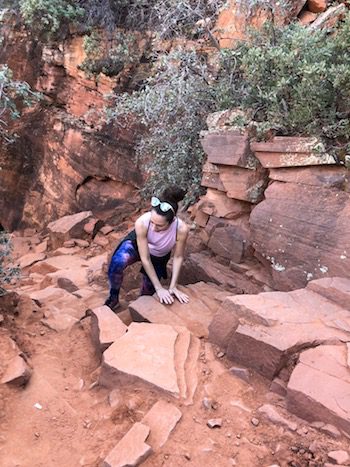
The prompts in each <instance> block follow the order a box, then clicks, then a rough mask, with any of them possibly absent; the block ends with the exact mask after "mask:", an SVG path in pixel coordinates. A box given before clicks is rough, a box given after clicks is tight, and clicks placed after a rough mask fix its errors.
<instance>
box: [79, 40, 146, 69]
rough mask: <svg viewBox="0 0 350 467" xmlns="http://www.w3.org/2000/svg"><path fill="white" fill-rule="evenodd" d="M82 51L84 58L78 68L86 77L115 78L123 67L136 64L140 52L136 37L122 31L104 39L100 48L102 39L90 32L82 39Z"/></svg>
mask: <svg viewBox="0 0 350 467" xmlns="http://www.w3.org/2000/svg"><path fill="white" fill-rule="evenodd" d="M84 51H85V53H86V58H85V60H84V61H83V63H82V64H81V65H80V66H79V69H81V70H83V71H85V73H86V74H87V75H98V74H99V73H103V74H105V75H106V76H115V75H117V74H118V73H120V72H121V71H122V70H123V69H124V67H125V65H128V64H131V63H134V62H136V61H137V60H138V59H139V55H140V51H139V48H138V42H137V39H136V36H135V35H134V34H132V33H126V32H125V33H124V32H123V31H118V32H115V33H114V34H113V36H112V38H109V39H108V40H107V39H105V40H104V42H103V46H102V37H101V35H100V34H98V33H97V32H95V31H94V32H92V33H91V34H90V35H86V36H85V37H84Z"/></svg>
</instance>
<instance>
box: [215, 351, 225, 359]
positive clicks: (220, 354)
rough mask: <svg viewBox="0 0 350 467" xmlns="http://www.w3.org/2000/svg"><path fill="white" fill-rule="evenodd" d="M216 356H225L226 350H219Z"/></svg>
mask: <svg viewBox="0 0 350 467" xmlns="http://www.w3.org/2000/svg"><path fill="white" fill-rule="evenodd" d="M216 356H217V357H218V358H222V357H224V356H225V352H218V353H217V354H216Z"/></svg>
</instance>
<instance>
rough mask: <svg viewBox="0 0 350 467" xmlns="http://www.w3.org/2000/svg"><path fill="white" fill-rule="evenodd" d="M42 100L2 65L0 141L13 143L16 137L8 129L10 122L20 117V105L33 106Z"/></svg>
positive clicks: (0, 70)
mask: <svg viewBox="0 0 350 467" xmlns="http://www.w3.org/2000/svg"><path fill="white" fill-rule="evenodd" d="M39 99H40V94H39V93H36V92H34V91H32V90H31V88H30V86H29V84H28V83H26V82H24V81H16V80H14V79H13V75H12V71H11V70H10V69H9V68H8V66H7V65H0V141H1V140H2V141H5V142H8V143H9V142H12V141H13V138H14V136H15V135H13V134H11V132H10V131H9V129H8V124H9V120H15V119H17V118H18V117H19V116H20V111H19V109H18V103H19V102H21V103H22V104H23V105H25V106H30V105H33V103H34V102H36V101H38V100H39Z"/></svg>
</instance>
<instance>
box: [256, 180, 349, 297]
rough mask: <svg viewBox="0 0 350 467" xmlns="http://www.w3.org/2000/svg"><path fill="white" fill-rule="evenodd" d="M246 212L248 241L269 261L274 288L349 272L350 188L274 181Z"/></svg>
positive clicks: (284, 288)
mask: <svg viewBox="0 0 350 467" xmlns="http://www.w3.org/2000/svg"><path fill="white" fill-rule="evenodd" d="M265 197H266V199H265V200H264V201H262V202H261V203H259V204H258V205H257V206H256V207H255V208H254V209H253V211H252V213H251V216H250V224H251V241H252V243H253V246H254V248H255V250H256V251H257V253H258V254H260V255H262V257H264V258H265V259H266V260H268V261H269V262H270V263H271V272H272V277H273V286H274V288H276V289H278V290H290V289H295V288H298V287H304V286H305V285H306V284H307V282H308V281H310V280H311V279H317V278H321V277H327V276H340V277H345V278H346V277H349V275H350V273H349V271H350V255H349V254H348V252H349V251H350V228H349V219H350V194H349V193H345V192H341V191H338V190H333V189H327V188H321V187H316V186H307V185H299V184H296V183H280V182H274V183H272V184H271V185H270V186H269V188H268V189H267V190H266V191H265Z"/></svg>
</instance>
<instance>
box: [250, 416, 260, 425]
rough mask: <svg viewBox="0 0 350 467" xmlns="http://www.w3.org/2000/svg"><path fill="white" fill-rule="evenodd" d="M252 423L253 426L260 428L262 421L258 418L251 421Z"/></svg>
mask: <svg viewBox="0 0 350 467" xmlns="http://www.w3.org/2000/svg"><path fill="white" fill-rule="evenodd" d="M251 423H252V425H254V426H258V425H259V423H260V420H259V419H258V418H252V419H251Z"/></svg>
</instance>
